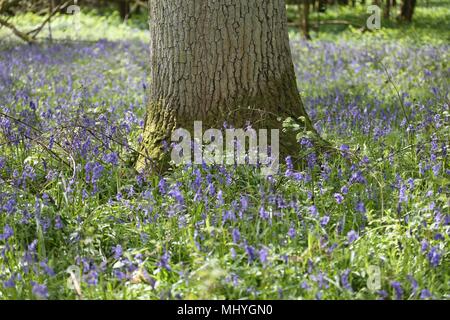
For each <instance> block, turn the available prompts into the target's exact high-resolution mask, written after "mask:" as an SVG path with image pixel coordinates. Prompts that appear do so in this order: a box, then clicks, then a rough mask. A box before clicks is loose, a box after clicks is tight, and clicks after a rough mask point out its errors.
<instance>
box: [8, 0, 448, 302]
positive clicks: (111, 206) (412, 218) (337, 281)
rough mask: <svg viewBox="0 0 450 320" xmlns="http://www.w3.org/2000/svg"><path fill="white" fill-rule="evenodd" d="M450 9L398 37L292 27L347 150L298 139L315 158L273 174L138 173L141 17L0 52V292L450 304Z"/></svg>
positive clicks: (330, 127)
mask: <svg viewBox="0 0 450 320" xmlns="http://www.w3.org/2000/svg"><path fill="white" fill-rule="evenodd" d="M447 4H448V3H446V2H442V3H439V2H433V1H431V6H430V7H429V8H424V7H419V8H418V10H417V19H418V20H419V21H420V22H417V23H414V24H413V25H410V26H407V27H404V29H403V31H401V30H402V29H401V28H400V27H397V26H396V25H395V23H394V22H392V25H390V27H387V28H383V29H382V30H379V31H375V32H370V33H361V32H359V31H358V30H354V29H346V30H340V29H339V30H336V29H324V30H328V31H326V32H323V33H320V35H319V38H318V39H317V38H316V39H315V40H314V41H312V42H306V41H304V40H301V39H300V37H299V36H298V35H296V34H294V32H293V33H292V41H291V43H292V49H293V56H294V61H295V66H296V72H297V76H298V86H299V89H300V91H301V95H302V97H303V100H304V102H305V104H306V106H307V109H308V112H309V114H310V115H311V117H312V119H313V121H314V123H315V125H316V128H317V129H318V131H319V132H320V133H321V135H322V136H323V137H325V138H326V139H327V140H328V141H331V142H332V143H333V145H334V146H335V147H336V149H337V150H338V153H340V155H337V154H336V153H334V154H318V153H316V152H315V149H314V148H313V146H312V144H313V142H312V141H310V140H309V139H308V136H306V135H305V136H299V139H300V140H301V144H302V146H303V151H302V152H303V153H304V157H305V160H306V161H305V164H304V165H303V166H302V168H301V169H299V170H296V169H293V168H292V166H291V163H290V160H289V159H286V162H285V163H283V166H282V172H281V173H280V174H279V175H276V176H274V177H271V178H269V179H267V178H265V177H263V176H261V175H260V174H259V171H258V170H257V169H255V168H251V167H248V166H240V167H237V168H233V167H227V166H220V167H217V166H213V167H208V166H201V167H185V168H178V169H173V170H171V171H170V172H168V173H167V174H166V175H165V176H164V177H157V176H152V177H151V178H149V177H145V176H143V175H139V174H136V173H135V172H134V170H133V167H132V163H133V161H134V158H135V156H136V154H135V152H133V150H135V149H136V148H137V146H138V144H139V141H140V135H141V133H142V126H143V119H144V115H145V91H146V84H147V83H148V78H147V74H148V72H147V68H148V67H147V66H148V56H149V52H148V50H149V48H148V39H147V37H148V34H147V32H145V31H143V30H142V29H140V28H139V27H140V23H141V22H139V20H137V21H135V22H130V23H129V24H128V25H124V24H119V23H118V22H117V17H115V16H112V17H110V18H103V17H99V16H97V15H95V14H94V13H90V14H89V15H85V16H83V17H82V19H81V28H80V29H78V31H77V32H76V33H73V29H71V25H72V22H73V21H72V20H69V18H61V19H59V20H57V21H55V25H54V26H53V28H54V29H53V31H52V32H53V36H54V38H56V39H58V38H59V39H62V38H67V37H71V38H72V40H83V41H69V42H68V41H64V42H62V41H55V42H54V43H52V44H49V43H46V44H45V43H43V44H40V45H32V46H30V45H24V44H18V43H15V42H13V41H12V39H10V40H8V41H3V42H2V43H1V45H0V299H78V298H81V297H82V298H84V299H160V298H161V299H179V298H182V299H200V298H202V299H203V298H208V299H212V298H228V299H245V298H256V299H267V298H272V299H342V298H345V299H428V298H431V299H448V298H449V297H450V290H449V289H450V288H449V287H450V264H449V257H450V253H449V237H450V227H449V225H450V211H449V210H450V203H449V193H450V190H449V186H450V177H449V175H450V169H449V157H448V147H449V131H450V130H449V117H450V114H449V112H450V110H449V104H448V102H449V82H448V80H449V78H450V66H449V61H450V54H449V49H450V45H449V41H448V40H449V36H448V33H447V32H448V30H450V28H447V29H445V28H446V26H448V23H449V7H448V5H447ZM436 8H438V9H439V10H437V9H436ZM336 10H337V9H336ZM336 10H330V12H329V13H327V15H329V16H330V17H333V15H336V16H339V15H338V13H336ZM339 10H340V9H339ZM361 10H363V9H361ZM339 17H341V16H339ZM427 17H429V19H430V24H427V23H426V21H424V20H423V19H427ZM422 18H423V19H422ZM39 19H40V18H38V17H35V16H33V15H26V16H23V17H21V18H20V19H19V20H20V24H21V27H22V28H32V26H34V25H36V24H38V22H39ZM348 19H350V18H348ZM19 20H18V21H19ZM427 28H428V29H427ZM2 32H4V31H3V29H1V30H0V39H2V36H6V33H3V34H2ZM42 36H43V37H46V36H47V35H46V34H45V33H43V34H42ZM102 38H104V39H102ZM3 39H4V38H3ZM123 39H127V40H123Z"/></svg>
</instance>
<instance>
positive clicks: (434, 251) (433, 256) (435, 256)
mask: <svg viewBox="0 0 450 320" xmlns="http://www.w3.org/2000/svg"><path fill="white" fill-rule="evenodd" d="M427 257H428V260H429V261H430V264H431V265H432V266H433V267H434V268H436V267H437V266H438V265H439V263H440V262H441V254H440V253H439V248H438V246H434V247H432V248H431V250H430V252H428V255H427Z"/></svg>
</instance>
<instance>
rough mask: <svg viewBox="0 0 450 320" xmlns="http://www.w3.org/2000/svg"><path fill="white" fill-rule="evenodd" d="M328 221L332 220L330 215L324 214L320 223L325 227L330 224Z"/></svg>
mask: <svg viewBox="0 0 450 320" xmlns="http://www.w3.org/2000/svg"><path fill="white" fill-rule="evenodd" d="M328 222H330V216H323V217H322V218H321V219H320V225H321V226H322V227H325V226H326V225H327V224H328Z"/></svg>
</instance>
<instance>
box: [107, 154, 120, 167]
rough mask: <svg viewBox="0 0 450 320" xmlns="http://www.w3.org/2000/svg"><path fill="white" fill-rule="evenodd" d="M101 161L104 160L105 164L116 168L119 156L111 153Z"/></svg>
mask: <svg viewBox="0 0 450 320" xmlns="http://www.w3.org/2000/svg"><path fill="white" fill-rule="evenodd" d="M103 160H104V161H105V162H106V163H110V164H112V165H113V166H117V164H118V163H119V156H118V155H117V153H116V152H111V153H108V154H106V155H105V156H104V157H103Z"/></svg>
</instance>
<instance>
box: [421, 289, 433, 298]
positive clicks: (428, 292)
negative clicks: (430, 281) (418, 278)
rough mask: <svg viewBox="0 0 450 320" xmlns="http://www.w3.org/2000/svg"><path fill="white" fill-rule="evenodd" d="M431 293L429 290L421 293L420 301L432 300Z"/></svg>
mask: <svg viewBox="0 0 450 320" xmlns="http://www.w3.org/2000/svg"><path fill="white" fill-rule="evenodd" d="M431 297H432V295H431V292H430V291H429V290H428V289H423V290H422V291H420V299H423V300H425V299H429V298H431Z"/></svg>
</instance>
